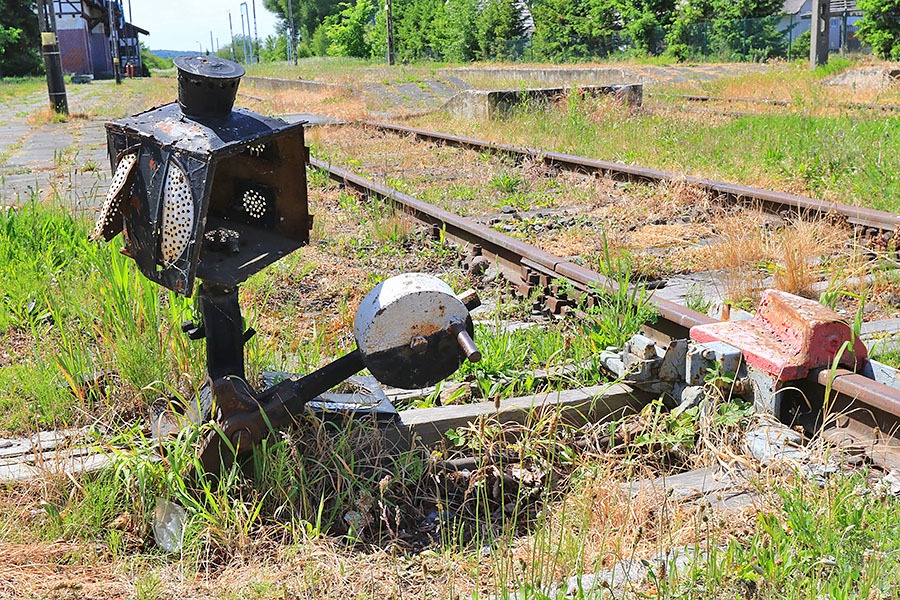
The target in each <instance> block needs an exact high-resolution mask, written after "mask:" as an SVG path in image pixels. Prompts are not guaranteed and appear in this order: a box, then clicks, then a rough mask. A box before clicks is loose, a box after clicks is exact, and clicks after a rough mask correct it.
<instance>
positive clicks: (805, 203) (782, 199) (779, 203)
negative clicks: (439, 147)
mask: <svg viewBox="0 0 900 600" xmlns="http://www.w3.org/2000/svg"><path fill="white" fill-rule="evenodd" d="M362 124H363V125H364V126H365V127H369V128H372V129H374V130H378V131H384V132H390V133H395V134H398V135H407V136H412V137H414V138H416V139H420V140H425V141H429V142H433V143H436V144H448V145H452V146H457V147H461V148H468V149H470V150H476V151H478V152H493V153H502V154H506V155H511V156H514V157H518V158H529V159H532V160H540V161H542V162H543V163H545V164H547V165H552V166H555V167H558V168H561V169H566V170H569V171H574V172H578V173H584V174H588V175H601V176H604V177H609V178H611V179H619V180H628V181H641V182H649V183H657V184H659V183H673V182H684V183H685V184H688V185H692V186H696V187H697V188H699V189H700V190H702V191H704V192H706V193H708V194H713V195H717V196H722V197H725V198H727V199H729V200H732V201H735V202H740V203H744V204H749V205H752V206H755V207H759V208H761V209H763V210H766V211H769V212H774V213H781V212H784V211H787V212H789V213H791V214H797V215H802V216H810V217H822V218H826V217H829V216H840V217H842V218H846V219H847V221H848V222H849V223H850V224H852V225H854V226H856V227H859V228H867V229H868V230H872V231H871V233H874V232H878V231H880V232H892V233H893V232H896V231H898V228H900V216H898V215H895V214H893V213H888V212H883V211H878V210H873V209H870V208H864V207H859V206H851V205H848V204H839V203H836V202H827V201H824V200H818V199H816V198H809V197H806V196H798V195H795V194H787V193H784V192H776V191H772V190H764V189H762V188H756V187H752V186H746V185H739V184H735V183H727V182H724V181H716V180H713V179H707V178H703V177H690V176H686V177H682V176H679V175H676V174H675V173H671V172H669V171H661V170H658V169H648V168H645V167H638V166H634V165H626V164H624V163H617V162H611V161H604V160H599V159H595V158H587V157H583V156H575V155H572V154H564V153H560V152H550V151H545V150H539V149H536V148H527V147H524V146H516V145H513V144H502V143H497V142H490V141H487V140H479V139H476V138H470V137H464V136H458V135H453V134H449V133H441V132H436V131H428V130H425V129H417V128H415V127H408V126H405V125H396V124H392V123H382V122H376V121H364V122H363V123H362Z"/></svg>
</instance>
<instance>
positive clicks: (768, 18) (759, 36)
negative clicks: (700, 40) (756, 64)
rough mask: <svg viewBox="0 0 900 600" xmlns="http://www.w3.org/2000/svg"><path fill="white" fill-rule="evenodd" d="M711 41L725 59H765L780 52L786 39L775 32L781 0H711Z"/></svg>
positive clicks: (782, 52)
mask: <svg viewBox="0 0 900 600" xmlns="http://www.w3.org/2000/svg"><path fill="white" fill-rule="evenodd" d="M713 6H714V7H715V12H716V18H715V19H714V20H713V37H714V43H715V45H717V46H718V49H719V51H720V52H721V53H722V54H724V55H726V56H727V57H728V58H740V59H750V60H765V59H767V58H771V57H773V56H782V55H784V52H785V49H786V40H785V39H784V35H782V33H781V32H780V31H778V28H777V23H778V15H779V14H780V13H781V11H782V9H783V8H784V2H783V0H713Z"/></svg>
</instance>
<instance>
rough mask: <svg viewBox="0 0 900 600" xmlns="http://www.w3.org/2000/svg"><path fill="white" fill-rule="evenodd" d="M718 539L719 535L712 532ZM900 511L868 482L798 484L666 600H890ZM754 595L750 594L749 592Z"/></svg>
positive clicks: (897, 573) (676, 581)
mask: <svg viewBox="0 0 900 600" xmlns="http://www.w3.org/2000/svg"><path fill="white" fill-rule="evenodd" d="M704 533H710V534H711V533H712V531H709V532H704ZM898 533H900V503H898V502H896V500H895V499H893V498H890V497H884V496H883V495H882V494H879V493H878V492H877V489H876V490H875V491H873V490H871V489H870V488H869V486H868V485H867V482H866V480H865V474H864V473H860V474H855V475H851V476H834V477H832V478H831V479H830V480H829V481H828V482H826V483H824V484H822V485H816V484H814V483H812V482H809V483H804V482H797V483H795V484H794V485H792V486H790V487H789V488H786V489H782V490H781V491H780V492H779V494H778V499H777V500H776V506H775V508H774V510H771V511H765V512H760V513H759V514H758V515H757V517H756V522H755V524H754V525H753V527H752V529H751V531H750V532H749V533H748V534H747V535H744V536H741V537H739V538H737V539H732V540H730V541H728V542H727V545H726V546H724V547H723V546H718V547H717V546H716V544H709V545H708V546H707V548H708V549H709V554H708V555H707V556H706V557H705V558H703V559H701V560H699V561H698V562H697V564H696V565H694V567H692V568H691V569H689V570H687V571H686V572H684V573H682V574H680V575H679V574H675V573H672V574H670V576H669V579H668V581H662V582H659V583H660V585H659V586H658V587H659V588H660V590H659V592H660V596H661V597H667V598H696V597H699V596H702V595H705V594H707V593H708V590H710V589H715V590H717V595H718V597H723V598H734V597H747V596H750V595H751V594H752V597H754V598H790V599H800V598H890V597H894V595H895V593H896V590H897V586H898V585H900V570H898V566H900V564H898V551H900V547H898V537H897V536H898ZM748 590H749V591H750V592H748Z"/></svg>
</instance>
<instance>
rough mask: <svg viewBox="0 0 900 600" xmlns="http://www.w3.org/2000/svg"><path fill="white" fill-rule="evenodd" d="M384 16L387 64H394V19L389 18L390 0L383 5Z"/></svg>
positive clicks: (386, 0)
mask: <svg viewBox="0 0 900 600" xmlns="http://www.w3.org/2000/svg"><path fill="white" fill-rule="evenodd" d="M384 16H385V21H386V24H385V26H386V27H387V52H388V64H389V65H393V64H394V19H393V17H391V0H385V3H384Z"/></svg>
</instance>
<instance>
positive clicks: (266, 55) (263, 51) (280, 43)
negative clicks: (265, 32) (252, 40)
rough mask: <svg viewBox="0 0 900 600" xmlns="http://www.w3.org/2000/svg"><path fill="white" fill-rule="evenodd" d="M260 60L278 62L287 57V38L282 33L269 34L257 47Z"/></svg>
mask: <svg viewBox="0 0 900 600" xmlns="http://www.w3.org/2000/svg"><path fill="white" fill-rule="evenodd" d="M259 58H260V61H261V62H278V61H284V60H287V59H288V40H287V37H286V36H284V35H277V36H275V35H270V36H268V37H266V39H265V40H263V42H262V47H261V48H260V49H259Z"/></svg>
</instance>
